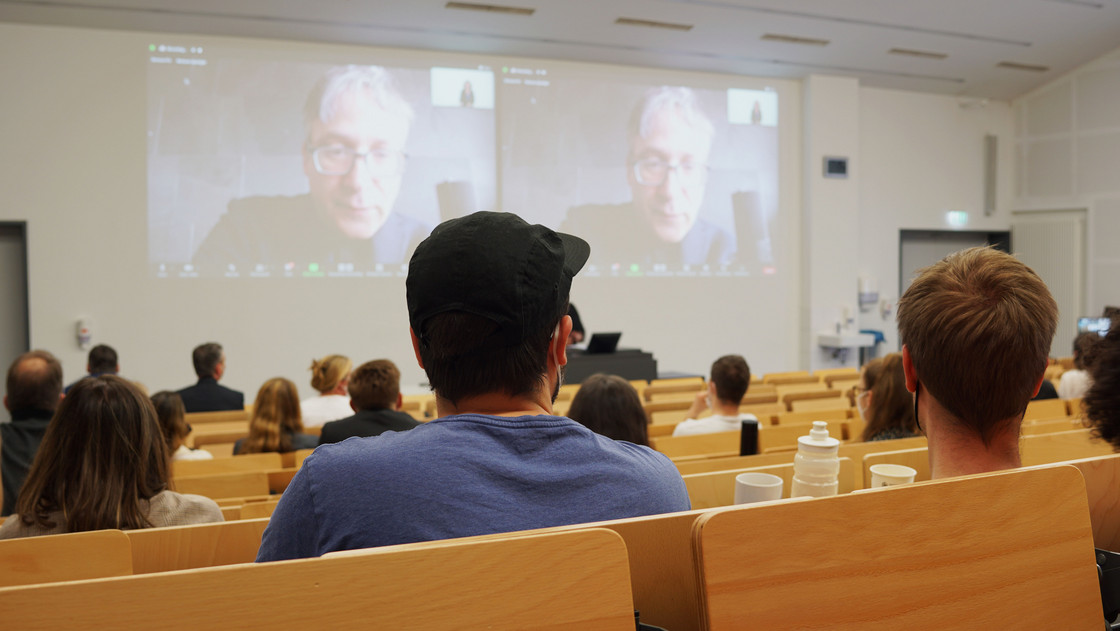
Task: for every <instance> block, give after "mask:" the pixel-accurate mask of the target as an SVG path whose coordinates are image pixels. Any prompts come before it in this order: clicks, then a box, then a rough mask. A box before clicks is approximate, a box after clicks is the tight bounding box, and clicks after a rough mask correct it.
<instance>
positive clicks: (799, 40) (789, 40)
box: [762, 33, 828, 46]
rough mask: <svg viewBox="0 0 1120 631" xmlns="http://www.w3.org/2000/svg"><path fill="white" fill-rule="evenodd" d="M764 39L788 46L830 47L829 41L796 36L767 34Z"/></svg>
mask: <svg viewBox="0 0 1120 631" xmlns="http://www.w3.org/2000/svg"><path fill="white" fill-rule="evenodd" d="M762 39H764V40H766V41H769V42H784V43H786V44H804V45H807V46H828V40H827V39H815V38H812V37H798V36H796V35H776V34H774V33H767V34H765V35H763V36H762Z"/></svg>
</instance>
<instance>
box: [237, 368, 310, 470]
mask: <svg viewBox="0 0 1120 631" xmlns="http://www.w3.org/2000/svg"><path fill="white" fill-rule="evenodd" d="M318 444H319V437H318V436H311V435H309V434H304V433H303V421H302V420H301V416H300V412H299V395H298V394H297V392H296V384H294V383H292V382H291V381H288V380H287V379H284V378H283V377H274V378H272V379H269V380H268V381H266V382H264V385H263V386H261V389H260V391H259V392H257V400H256V401H254V402H253V416H252V417H250V418H249V437H248V438H242V439H241V440H239V441H237V443H235V444H234V446H233V453H234V454H255V453H261V452H266V451H278V452H280V453H286V452H289V451H296V450H297V449H314V448H315V447H316V445H318Z"/></svg>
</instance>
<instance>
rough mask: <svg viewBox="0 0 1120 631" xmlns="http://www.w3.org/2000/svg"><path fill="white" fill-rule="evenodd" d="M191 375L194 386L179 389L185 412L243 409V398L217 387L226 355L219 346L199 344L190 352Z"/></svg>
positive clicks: (223, 387) (241, 395)
mask: <svg viewBox="0 0 1120 631" xmlns="http://www.w3.org/2000/svg"><path fill="white" fill-rule="evenodd" d="M192 358H193V359H194V372H195V374H196V375H198V383H197V384H195V385H193V386H189V387H186V388H183V389H182V390H180V391H179V396H180V397H182V398H183V407H185V408H186V409H187V412H220V411H223V410H243V409H245V395H244V394H242V393H240V392H238V391H237V390H231V389H229V388H227V387H225V386H222V385H218V380H219V379H221V378H222V375H223V374H225V372H226V354H225V352H224V351H222V345H221V344H217V343H215V342H208V343H206V344H202V345H201V346H198V347H197V348H195V349H194V354H193V356H192Z"/></svg>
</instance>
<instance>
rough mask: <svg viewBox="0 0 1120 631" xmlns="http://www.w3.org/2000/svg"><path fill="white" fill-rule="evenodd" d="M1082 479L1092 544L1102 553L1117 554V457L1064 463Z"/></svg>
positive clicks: (1119, 546)
mask: <svg viewBox="0 0 1120 631" xmlns="http://www.w3.org/2000/svg"><path fill="white" fill-rule="evenodd" d="M1062 464H1068V465H1071V466H1074V467H1077V468H1078V469H1079V470H1080V471H1081V475H1082V476H1083V477H1084V478H1085V493H1086V495H1087V496H1088V498H1089V519H1090V521H1092V523H1093V543H1094V545H1096V546H1097V547H1098V548H1100V549H1102V550H1112V551H1113V552H1118V551H1120V494H1117V492H1116V489H1118V488H1120V454H1110V455H1107V456H1096V457H1094V458H1080V459H1078V460H1067V461H1065V462H1064V463H1062Z"/></svg>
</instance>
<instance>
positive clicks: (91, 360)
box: [62, 344, 121, 394]
mask: <svg viewBox="0 0 1120 631" xmlns="http://www.w3.org/2000/svg"><path fill="white" fill-rule="evenodd" d="M120 371H121V366H120V364H119V363H118V362H117V351H115V350H113V347H111V346H106V345H105V344H98V345H97V346H94V347H93V348H91V349H89V356H88V357H87V359H86V372H87V373H89V374H88V375H86V377H100V376H101V375H115V374H117V373H119V372H120ZM73 387H74V384H70V385H68V386H66V389H65V390H63V391H62V392H63V393H64V394H65V393H67V392H70V388H73Z"/></svg>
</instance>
